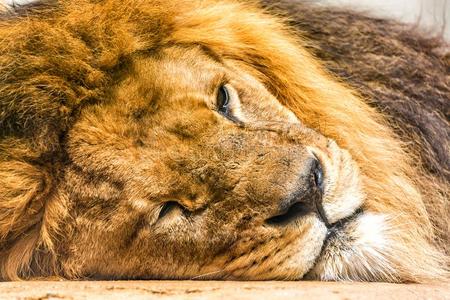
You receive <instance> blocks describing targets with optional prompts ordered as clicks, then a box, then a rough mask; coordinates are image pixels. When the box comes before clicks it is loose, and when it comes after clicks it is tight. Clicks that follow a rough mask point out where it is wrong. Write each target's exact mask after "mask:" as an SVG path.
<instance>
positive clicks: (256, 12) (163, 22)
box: [0, 0, 448, 282]
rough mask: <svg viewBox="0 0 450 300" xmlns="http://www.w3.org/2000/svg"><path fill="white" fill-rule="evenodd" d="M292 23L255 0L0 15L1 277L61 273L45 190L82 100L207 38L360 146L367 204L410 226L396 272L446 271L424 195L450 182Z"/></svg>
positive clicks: (323, 127) (317, 121) (54, 8)
mask: <svg viewBox="0 0 450 300" xmlns="http://www.w3.org/2000/svg"><path fill="white" fill-rule="evenodd" d="M224 12H226V13H224ZM292 32H293V29H292V28H290V27H289V26H287V25H286V23H285V22H284V20H283V19H282V18H277V17H274V16H273V14H269V13H268V12H265V11H264V10H262V9H261V8H260V7H258V4H257V3H252V2H245V3H243V1H233V0H229V1H213V0H208V1H187V0H185V1H137V0H126V1H115V0H105V1H86V0H81V1H66V0H65V1H58V3H57V4H54V5H49V6H44V7H43V8H39V9H38V8H36V11H34V12H30V13H29V14H27V15H26V16H5V17H3V18H1V19H0V39H1V43H0V53H1V54H0V70H1V73H0V98H1V102H0V127H1V132H2V133H1V137H0V251H1V252H0V253H1V256H0V269H1V278H3V279H16V278H18V277H21V278H24V277H25V278H27V277H29V276H34V275H53V274H57V273H58V270H57V268H58V267H57V263H56V260H55V258H54V257H53V256H52V253H53V252H54V249H53V247H54V244H55V241H56V240H57V239H58V224H55V223H54V222H52V220H51V219H48V218H47V216H49V211H50V210H51V211H61V213H63V211H64V209H63V208H62V207H59V206H58V205H56V204H54V203H52V202H48V201H46V199H48V198H50V195H51V194H52V193H53V190H52V185H53V184H54V183H55V182H56V180H57V179H56V177H57V175H56V174H57V173H55V168H57V167H55V166H54V167H49V166H50V165H52V164H53V162H55V161H57V159H58V155H59V152H60V149H61V147H63V143H64V133H65V132H66V131H67V129H68V128H70V126H71V124H73V122H74V121H75V120H76V118H77V115H78V113H79V111H80V110H82V109H83V107H84V106H88V105H90V104H92V103H95V102H100V101H105V99H106V98H107V93H108V90H109V88H110V86H111V85H112V84H113V83H114V82H115V80H117V79H118V78H120V76H121V74H122V72H123V71H124V70H126V66H127V63H128V61H129V60H130V59H131V57H132V56H133V55H134V54H136V53H147V52H148V53H151V52H152V51H153V50H154V49H157V48H161V47H165V46H166V45H170V44H196V45H201V46H204V47H207V48H208V49H211V50H212V51H213V52H214V53H217V54H218V55H220V57H221V58H222V59H224V60H232V61H234V62H236V63H239V64H240V65H241V66H242V67H243V68H244V69H246V70H248V72H249V73H250V74H252V75H253V76H254V77H256V78H258V79H259V80H260V81H261V82H262V83H263V84H264V85H265V86H266V87H267V88H268V89H269V90H270V91H271V93H272V94H273V95H275V96H276V97H277V98H278V99H279V101H281V102H282V103H283V104H284V105H285V106H287V107H288V108H289V109H291V110H292V111H293V112H295V114H296V115H297V116H298V117H299V119H300V120H302V122H304V123H305V124H306V125H307V126H309V127H311V128H314V129H316V130H317V131H319V132H320V133H321V134H323V135H325V136H327V137H330V138H333V139H335V140H336V141H337V143H338V144H339V146H341V147H342V148H345V149H347V150H348V151H349V152H350V153H351V155H352V156H353V158H354V159H355V160H356V161H357V163H358V164H359V166H360V168H361V171H362V174H363V176H364V185H365V189H366V191H367V194H368V195H367V198H368V200H367V201H366V202H365V207H366V208H367V209H370V210H371V211H375V212H378V211H383V212H386V211H390V212H392V214H393V215H395V216H396V218H395V220H390V221H391V224H393V226H396V227H398V228H402V227H407V228H408V230H407V231H406V230H404V231H403V230H393V231H392V236H391V237H390V238H391V240H392V241H393V243H396V244H395V245H394V246H393V247H392V249H391V250H390V252H388V253H384V254H377V255H385V260H386V261H389V262H390V265H396V266H398V268H397V269H396V270H392V269H391V267H390V266H389V265H388V264H386V268H385V269H384V272H386V274H388V275H387V276H388V277H391V278H392V280H393V281H403V282H405V281H412V282H423V281H427V280H430V279H437V278H443V277H446V276H448V275H447V273H446V270H445V268H446V267H445V266H446V264H447V261H448V258H447V257H446V256H445V255H444V254H443V253H441V252H440V251H439V250H437V249H438V248H437V245H439V242H436V237H435V233H434V228H433V226H432V224H431V222H430V215H429V213H428V212H427V210H426V209H425V205H424V201H428V202H432V203H435V204H433V205H436V206H437V205H441V206H440V207H442V208H443V209H444V208H445V203H446V202H447V201H448V190H447V189H446V187H445V184H441V185H440V184H439V183H436V182H433V181H432V180H431V179H430V178H428V177H427V176H426V175H424V172H423V171H421V170H420V168H417V167H416V166H414V165H415V164H414V161H413V160H414V156H413V155H411V154H410V153H407V152H406V151H405V150H404V149H405V147H404V145H402V143H401V142H400V139H399V138H398V137H397V136H396V135H395V134H394V133H393V131H392V130H391V129H390V128H389V126H388V123H387V121H386V120H385V119H384V117H383V116H382V114H381V113H380V112H378V111H376V110H375V109H374V108H372V107H370V106H369V105H368V104H366V103H365V101H364V100H363V99H362V97H360V95H358V94H357V93H356V92H355V91H353V90H352V89H351V88H349V87H347V86H346V85H345V84H344V83H342V82H338V80H337V79H336V78H334V77H333V76H332V75H330V74H329V73H327V72H326V71H325V69H324V67H323V66H322V65H321V64H320V62H319V61H318V60H317V59H315V58H314V57H313V56H312V55H311V54H310V53H309V52H308V51H307V50H305V48H304V47H303V46H302V45H303V44H305V41H304V40H302V39H301V38H299V37H298V35H296V36H294V35H293V34H292ZM425 198H426V199H425ZM441 213H442V214H444V213H443V212H441ZM431 217H433V218H445V215H442V216H438V215H432V216H431ZM446 243H448V241H443V243H442V244H446ZM44 262H45V263H44ZM369 263H370V262H369ZM37 265H47V266H49V267H48V270H47V269H44V270H39V267H38V268H37V267H36V266H37ZM381 268H382V266H381ZM37 270H39V271H37ZM361 277H364V275H361ZM367 277H370V276H369V275H368V276H367Z"/></svg>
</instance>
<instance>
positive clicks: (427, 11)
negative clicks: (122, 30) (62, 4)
mask: <svg viewBox="0 0 450 300" xmlns="http://www.w3.org/2000/svg"><path fill="white" fill-rule="evenodd" d="M32 1H34V0H0V3H2V2H3V3H4V4H7V5H11V4H13V3H16V4H24V3H27V2H32ZM309 1H311V0H309ZM312 1H315V2H322V3H324V4H327V5H335V6H339V7H343V6H344V7H350V8H352V9H356V10H358V11H363V12H366V13H369V14H371V15H374V16H379V17H387V18H395V19H398V20H401V21H403V22H406V23H410V24H414V25H417V26H420V27H421V28H423V29H424V30H425V31H426V32H428V33H429V34H442V35H443V36H444V37H445V38H446V39H447V40H448V41H450V0H312Z"/></svg>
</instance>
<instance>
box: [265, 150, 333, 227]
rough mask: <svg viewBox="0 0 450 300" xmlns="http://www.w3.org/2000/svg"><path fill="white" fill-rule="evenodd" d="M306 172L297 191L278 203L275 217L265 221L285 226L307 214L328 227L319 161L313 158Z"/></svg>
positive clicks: (302, 175)
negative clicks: (323, 204)
mask: <svg viewBox="0 0 450 300" xmlns="http://www.w3.org/2000/svg"><path fill="white" fill-rule="evenodd" d="M305 169H306V171H304V172H302V174H301V175H300V176H299V180H298V186H297V189H296V190H295V191H294V192H293V193H292V194H291V195H289V196H288V197H286V198H285V199H283V200H282V201H281V202H280V205H279V209H278V212H277V214H276V215H275V216H273V217H271V218H269V219H267V220H266V222H267V223H268V224H272V225H286V224H288V223H290V222H292V221H294V220H296V219H298V218H300V217H302V216H304V215H307V214H309V213H316V214H317V215H318V216H319V218H320V219H322V221H323V222H324V223H325V225H326V226H327V227H328V226H329V223H328V220H327V217H326V214H325V211H324V209H323V206H322V195H323V192H324V174H323V168H322V164H321V163H320V161H319V160H318V159H317V158H316V157H313V158H311V159H310V160H309V162H308V164H307V167H306V168H305Z"/></svg>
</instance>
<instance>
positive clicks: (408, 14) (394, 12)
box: [317, 0, 450, 41]
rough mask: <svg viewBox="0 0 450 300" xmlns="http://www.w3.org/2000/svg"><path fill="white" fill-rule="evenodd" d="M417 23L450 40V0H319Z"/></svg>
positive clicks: (430, 31) (428, 30)
mask: <svg viewBox="0 0 450 300" xmlns="http://www.w3.org/2000/svg"><path fill="white" fill-rule="evenodd" d="M317 1H318V2H325V3H327V4H330V5H336V6H340V7H342V6H345V7H351V8H352V9H356V10H358V11H363V12H366V13H369V14H371V15H374V16H380V17H387V18H395V19H398V20H401V21H403V22H406V23H410V24H415V25H417V26H420V27H421V28H423V29H424V30H425V31H426V32H428V33H430V34H442V35H443V36H444V37H445V38H446V39H447V40H448V41H450V0H390V1H389V0H317Z"/></svg>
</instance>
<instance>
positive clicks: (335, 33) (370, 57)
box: [263, 0, 450, 181]
mask: <svg viewBox="0 0 450 300" xmlns="http://www.w3.org/2000/svg"><path fill="white" fill-rule="evenodd" d="M263 4H264V5H266V6H267V7H269V8H270V9H271V10H272V11H276V12H277V13H280V12H281V13H282V14H284V15H287V16H288V17H289V18H290V20H291V25H292V26H294V27H295V28H296V29H297V30H298V31H299V32H301V34H302V35H303V36H304V37H306V38H308V39H309V40H310V43H311V44H310V45H309V50H310V51H312V52H313V53H314V54H315V55H316V56H317V57H318V58H320V59H321V61H322V62H323V63H324V64H325V66H326V67H327V68H328V70H329V71H331V72H332V73H334V74H336V75H337V76H338V77H339V78H340V79H341V80H342V81H344V82H347V83H349V84H350V85H351V86H352V87H354V88H356V89H357V90H358V91H359V92H360V93H361V94H362V95H363V96H364V97H365V98H366V99H367V101H368V102H369V103H370V104H371V105H373V106H375V107H376V108H377V109H378V110H379V111H381V112H383V114H384V115H387V116H389V117H390V122H391V125H392V127H393V128H394V129H395V130H396V131H397V133H398V134H399V136H401V137H403V140H404V141H405V142H407V143H408V144H411V143H412V145H410V148H411V149H412V150H413V151H414V152H416V153H417V154H419V155H420V157H421V158H422V161H423V166H424V167H425V168H426V169H427V170H428V171H430V172H431V173H432V174H435V175H436V176H438V177H442V178H446V180H447V181H450V152H449V149H450V142H449V137H450V126H449V120H450V76H449V73H450V51H449V52H447V54H444V53H445V52H444V53H443V52H442V51H441V50H442V49H445V47H447V48H448V47H449V45H446V44H445V42H444V41H443V40H442V39H441V38H439V37H425V36H424V35H421V34H420V33H419V32H417V31H415V29H413V28H411V27H410V26H407V25H404V24H400V23H397V22H395V21H390V20H383V19H378V18H372V17H368V16H364V15H361V14H357V13H354V12H351V11H347V10H338V9H336V8H326V7H323V6H317V5H312V4H308V3H306V2H305V1H298V0H297V1H285V0H283V1H263ZM448 49H450V48H448Z"/></svg>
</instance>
